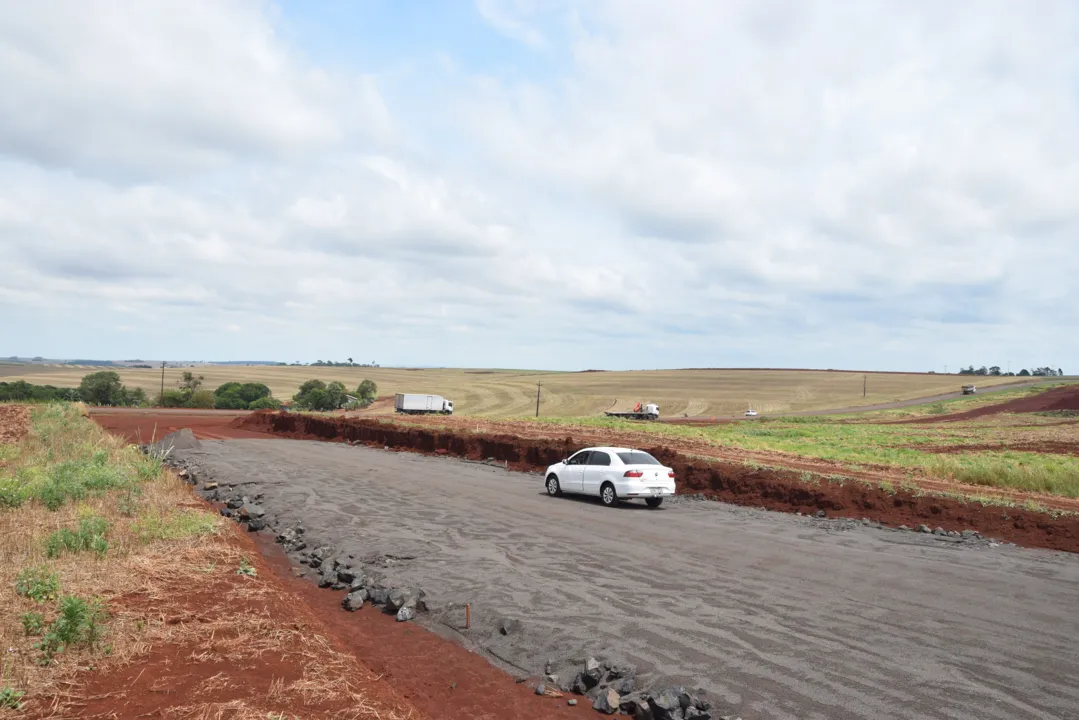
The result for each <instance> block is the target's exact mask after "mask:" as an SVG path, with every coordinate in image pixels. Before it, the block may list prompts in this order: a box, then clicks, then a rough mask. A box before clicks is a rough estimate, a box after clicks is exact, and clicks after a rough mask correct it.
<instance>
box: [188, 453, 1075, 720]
mask: <svg viewBox="0 0 1079 720" xmlns="http://www.w3.org/2000/svg"><path fill="white" fill-rule="evenodd" d="M184 455H185V456H187V457H190V458H191V459H192V460H194V461H196V462H197V463H199V464H200V465H201V466H202V467H203V468H204V470H206V471H208V474H209V475H210V476H212V477H213V479H216V480H217V481H218V482H221V483H232V484H234V485H239V486H242V488H243V489H244V490H245V492H247V493H248V494H251V495H254V494H258V493H262V494H264V496H265V497H264V500H263V505H264V507H265V508H267V510H268V511H269V515H270V517H273V516H277V518H276V519H277V522H278V525H277V527H279V528H282V527H285V526H288V525H292V524H294V523H296V522H302V524H303V525H304V527H305V528H306V529H307V537H308V540H309V541H310V542H312V543H314V542H315V541H322V542H326V543H332V544H333V545H334V546H335V547H336V548H337V549H339V550H340V551H341V552H344V553H352V554H354V555H355V556H356V557H357V558H363V559H364V560H365V562H366V563H367V566H368V568H377V569H379V571H380V572H382V573H384V574H385V575H386V578H387V580H388V581H389V582H390V583H391V584H394V585H400V584H405V583H409V584H414V585H418V586H420V587H422V588H423V589H425V590H426V592H427V593H428V596H429V597H428V600H429V603H430V605H431V612H430V613H429V614H427V615H425V616H422V617H421V622H422V623H424V624H425V625H427V626H428V627H429V628H431V629H432V630H435V631H437V632H440V633H442V634H444V635H447V636H450V637H453V638H455V639H456V640H458V641H459V642H463V643H465V644H466V645H469V646H471V647H473V648H475V649H477V650H479V651H482V652H484V653H486V654H487V656H488V657H489V658H491V659H492V661H494V662H496V663H498V664H501V665H503V666H504V667H507V668H519V670H518V672H521V671H523V672H527V673H533V674H538V673H540V672H542V667H543V663H544V661H545V660H547V659H554V660H556V661H560V660H563V659H566V658H572V657H576V658H580V659H583V658H584V657H586V656H588V655H597V656H600V657H603V656H607V657H609V658H611V659H613V660H616V661H622V662H629V663H632V664H634V665H636V666H637V668H638V669H639V670H640V671H641V672H642V674H643V680H644V681H645V682H646V683H648V684H650V685H652V684H655V685H660V686H663V685H666V684H671V683H678V684H684V685H686V686H687V687H689V688H699V689H702V690H704V691H706V692H707V693H708V694H709V695H710V696H711V697H712V698H713V699H715V700H718V701H719V703H720V705H719V707H720V708H721V709H723V710H724V711H730V712H734V713H737V714H739V715H741V716H742V717H744V718H746V719H747V720H750V719H752V718H912V719H913V718H919V719H920V718H979V719H980V720H987V719H990V718H1001V719H1004V718H1008V719H1009V720H1010V719H1013V718H1079V557H1077V556H1075V555H1070V554H1066V553H1054V552H1049V551H1036V550H1026V549H1021V548H1016V547H1011V546H997V547H988V546H984V545H983V546H975V545H971V544H962V543H958V542H956V541H952V540H950V539H944V538H936V537H933V536H925V535H918V534H914V533H906V532H900V531H892V530H883V529H875V528H871V527H870V528H866V527H860V526H859V527H857V528H856V529H849V530H845V531H839V530H837V526H838V525H839V524H838V523H835V522H831V521H818V520H814V519H809V518H802V517H797V516H791V515H783V514H778V513H769V512H765V511H757V510H750V509H745V508H736V507H732V506H726V505H722V504H719V503H713V502H693V501H688V500H681V501H680V502H674V503H670V504H669V505H664V507H663V508H661V509H659V510H649V509H646V508H644V507H643V505H641V506H635V505H623V506H622V507H621V508H616V509H608V508H604V507H602V506H601V505H599V504H597V503H594V502H591V501H582V500H573V499H566V498H549V497H546V496H545V495H544V494H543V491H542V480H541V478H540V477H539V476H536V475H525V474H520V473H511V472H506V471H504V470H501V469H497V468H493V467H488V466H484V465H477V464H471V463H466V462H463V461H460V460H454V459H448V458H437V457H424V456H420V455H414V454H409V453H392V452H385V451H381V450H373V449H369V448H364V447H352V446H348V445H342V444H332V443H319V442H309V441H292V440H228V441H203V444H202V448H201V449H198V450H191V451H187V452H185V453H184ZM312 546H314V545H313V544H312ZM466 602H467V603H471V606H472V619H473V627H472V629H471V630H469V631H464V630H463V629H462V626H463V610H462V607H463V604H464V603H466ZM364 612H368V611H364ZM507 618H508V619H516V620H519V621H520V623H521V626H520V629H519V630H512V631H511V632H510V633H509V634H508V635H502V634H501V633H500V632H499V630H498V627H499V625H500V624H501V622H502V621H503V620H504V619H507Z"/></svg>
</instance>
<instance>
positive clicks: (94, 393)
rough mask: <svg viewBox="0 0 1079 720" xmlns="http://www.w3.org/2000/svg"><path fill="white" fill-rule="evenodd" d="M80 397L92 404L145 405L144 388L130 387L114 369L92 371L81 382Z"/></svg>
mask: <svg viewBox="0 0 1079 720" xmlns="http://www.w3.org/2000/svg"><path fill="white" fill-rule="evenodd" d="M79 398H80V399H81V400H82V401H83V402H85V403H88V404H90V405H145V404H146V393H145V392H143V390H142V388H135V389H129V388H126V387H124V385H123V383H121V382H120V375H119V374H117V373H116V372H115V371H114V370H102V371H101V372H96V373H90V374H89V375H87V376H86V377H84V378H83V379H82V382H81V383H79Z"/></svg>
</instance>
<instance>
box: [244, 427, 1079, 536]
mask: <svg viewBox="0 0 1079 720" xmlns="http://www.w3.org/2000/svg"><path fill="white" fill-rule="evenodd" d="M239 424H240V425H241V426H242V427H244V428H245V429H252V430H259V431H264V432H272V433H275V434H277V435H279V436H285V437H294V438H307V439H319V440H331V441H337V442H354V443H364V444H368V445H372V446H375V447H390V448H394V449H400V450H414V451H419V452H423V453H430V454H440V455H454V456H458V457H464V458H470V459H474V460H484V459H488V458H494V459H495V460H498V461H503V462H505V463H506V465H507V467H511V468H513V469H517V470H525V471H542V470H543V469H545V468H546V467H547V466H548V465H551V464H553V463H556V462H558V461H559V460H561V459H563V458H565V457H567V456H568V455H569V454H570V453H571V452H573V451H574V450H576V449H579V448H580V447H582V446H583V443H581V442H580V441H579V440H575V439H574V438H572V437H565V438H561V439H551V438H521V437H515V436H512V435H475V434H470V433H467V432H461V433H459V432H454V431H450V430H444V429H436V428H430V429H428V428H417V427H406V426H401V425H394V424H392V423H385V422H380V421H377V420H369V419H366V420H364V419H338V418H332V419H326V418H319V417H315V416H306V415H290V414H287V413H279V414H274V413H257V414H255V415H251V416H249V417H248V418H246V419H244V420H243V421H241V422H240V423H239ZM653 440H655V438H653ZM647 449H648V451H649V452H651V453H652V454H653V455H654V456H655V457H656V458H658V459H659V460H661V461H662V462H664V463H665V464H666V465H668V466H670V467H672V468H674V471H675V473H676V475H677V477H678V479H679V492H680V493H702V494H705V495H708V496H710V497H714V498H716V499H719V500H723V501H725V502H730V503H734V504H738V505H746V506H750V507H764V508H768V509H770V510H780V511H784V512H795V511H797V512H803V513H809V512H816V511H817V510H824V511H825V512H826V513H827V514H829V515H834V516H847V517H851V516H853V517H863V516H865V517H871V518H872V519H874V520H878V521H880V522H882V523H884V524H886V525H891V526H893V527H895V526H899V525H902V524H905V525H917V524H920V523H925V524H928V525H931V526H933V527H937V526H940V527H943V528H944V529H945V530H965V529H974V530H978V531H980V532H982V533H983V534H985V535H988V536H992V537H998V538H1003V539H1006V540H1010V541H1012V542H1015V543H1018V544H1021V545H1027V546H1031V547H1045V548H1052V549H1058V550H1068V551H1071V552H1079V517H1077V516H1074V515H1068V516H1062V517H1052V516H1050V515H1048V514H1045V513H1038V512H1032V511H1030V510H1024V509H1019V508H1004V507H1001V506H996V505H989V506H983V505H982V504H981V503H978V502H962V501H959V500H956V499H952V498H941V497H933V496H928V495H923V494H921V493H913V492H909V491H907V490H896V491H895V492H888V491H886V490H884V489H881V488H880V487H879V486H875V485H870V484H863V483H860V482H854V481H846V482H843V483H841V482H829V481H827V480H820V481H819V482H817V483H816V484H812V483H807V482H804V481H803V480H802V479H801V478H800V476H799V474H798V473H797V472H796V471H792V470H773V469H754V468H751V467H747V466H746V465H744V464H741V463H732V462H723V461H708V460H703V459H698V458H693V457H690V456H687V455H685V454H683V453H681V452H678V451H677V450H672V449H671V448H669V447H663V446H659V447H651V448H647Z"/></svg>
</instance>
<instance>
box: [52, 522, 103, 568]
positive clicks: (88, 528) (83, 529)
mask: <svg viewBox="0 0 1079 720" xmlns="http://www.w3.org/2000/svg"><path fill="white" fill-rule="evenodd" d="M108 531H109V522H108V521H107V520H106V519H105V518H103V517H98V516H91V517H84V518H82V519H81V520H79V526H78V528H76V529H75V530H71V529H69V528H60V529H59V530H57V531H55V532H53V533H52V534H51V535H49V537H48V539H47V540H46V541H45V554H46V555H48V556H49V557H50V558H55V557H59V556H60V555H62V554H63V553H65V552H69V553H78V552H83V551H93V552H94V553H95V554H96V555H98V556H99V557H100V556H103V555H104V554H105V553H106V552H108V549H109V541H108V540H106V539H105V535H106V533H108Z"/></svg>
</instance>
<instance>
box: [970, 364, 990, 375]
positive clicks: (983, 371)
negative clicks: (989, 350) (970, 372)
mask: <svg viewBox="0 0 1079 720" xmlns="http://www.w3.org/2000/svg"><path fill="white" fill-rule="evenodd" d="M974 374H975V375H988V374H989V370H988V368H986V367H985V365H982V366H981V367H980V368H978V369H977V370H975V371H974Z"/></svg>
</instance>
